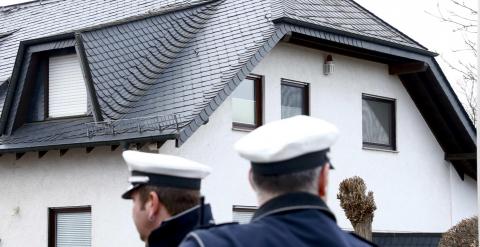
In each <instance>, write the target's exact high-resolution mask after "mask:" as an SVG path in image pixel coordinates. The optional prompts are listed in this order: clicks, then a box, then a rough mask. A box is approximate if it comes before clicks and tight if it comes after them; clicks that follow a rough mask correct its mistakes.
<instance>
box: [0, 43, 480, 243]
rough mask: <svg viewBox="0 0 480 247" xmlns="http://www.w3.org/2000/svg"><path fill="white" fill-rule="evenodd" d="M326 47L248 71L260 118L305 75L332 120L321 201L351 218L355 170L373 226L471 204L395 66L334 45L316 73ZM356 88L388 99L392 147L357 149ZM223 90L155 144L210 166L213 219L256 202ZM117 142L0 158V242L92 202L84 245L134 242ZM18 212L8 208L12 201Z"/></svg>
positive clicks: (38, 230)
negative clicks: (349, 192)
mask: <svg viewBox="0 0 480 247" xmlns="http://www.w3.org/2000/svg"><path fill="white" fill-rule="evenodd" d="M326 55H327V53H324V52H321V51H317V50H311V49H307V48H302V47H298V46H293V45H289V44H279V45H278V46H277V47H276V48H274V49H273V51H272V52H271V53H270V54H269V55H268V56H267V57H266V58H265V59H264V61H262V62H261V63H260V64H259V65H258V66H257V67H256V68H255V71H254V73H255V74H259V75H264V76H265V90H264V92H265V99H266V100H265V101H264V103H265V109H266V110H265V116H264V117H265V122H270V121H273V120H277V119H280V114H281V113H280V79H281V78H286V79H291V80H297V81H302V82H306V83H310V87H311V97H310V98H311V103H310V104H311V113H312V115H313V116H316V117H321V118H324V119H327V120H328V121H331V122H333V123H334V124H336V125H337V126H338V127H339V129H340V130H341V138H340V140H339V141H338V143H337V144H336V145H335V146H334V147H333V149H332V154H331V157H332V162H333V164H334V165H335V168H336V170H334V171H332V172H331V173H330V175H331V179H330V187H329V199H328V204H329V205H330V207H331V208H332V209H333V211H334V212H335V214H336V215H337V218H338V222H339V224H340V225H341V226H342V227H344V228H351V226H350V223H349V222H348V221H347V220H346V219H345V217H344V215H343V211H342V210H341V208H340V207H339V204H338V200H337V199H336V193H337V188H338V184H339V183H340V181H341V180H343V179H344V178H347V177H351V176H354V175H359V176H361V177H363V178H364V179H365V181H366V183H367V185H368V188H369V189H370V190H372V191H374V193H375V199H376V202H377V206H378V210H377V211H376V215H375V219H374V224H373V227H374V230H375V231H391V232H443V231H445V230H446V229H448V228H449V227H451V226H452V224H455V223H456V222H458V220H459V219H461V218H464V217H468V216H470V215H473V214H474V213H475V212H476V210H475V208H476V199H475V198H476V182H475V181H473V180H472V179H470V178H466V180H465V181H461V180H460V179H459V177H458V175H457V174H456V172H455V171H454V170H453V169H452V168H451V165H450V164H448V162H445V161H444V160H443V157H444V153H443V152H442V150H441V148H440V146H439V145H438V143H437V142H436V140H435V138H434V136H433V135H432V133H431V132H430V130H429V128H428V126H427V125H426V123H425V122H424V120H423V118H422V116H421V115H420V113H419V112H418V110H417V109H416V107H415V105H414V103H413V102H412V100H411V99H410V97H409V96H408V94H407V93H406V91H405V89H404V88H403V87H402V85H401V83H400V81H399V80H398V78H397V77H395V76H390V75H389V74H388V70H387V66H386V65H383V64H378V63H373V62H368V61H363V60H359V59H353V58H348V57H345V56H340V55H336V54H333V58H334V60H335V63H336V68H335V69H336V71H335V73H334V74H333V75H329V76H324V75H323V74H322V61H323V59H324V56H326ZM362 93H369V94H374V95H380V96H386V97H391V98H395V99H397V136H398V138H397V139H398V142H397V146H398V152H384V151H372V150H364V149H362V114H361V112H362V100H361V96H362ZM231 119H232V111H231V100H230V99H227V101H226V102H225V103H224V104H222V105H221V106H220V107H219V108H218V109H217V110H216V111H215V113H213V115H212V116H211V118H210V121H209V122H208V124H207V125H205V126H202V127H201V128H200V129H199V130H198V131H197V132H195V134H194V135H193V136H192V137H191V138H190V139H189V140H188V141H187V142H186V143H185V144H184V145H183V146H182V147H181V148H175V146H174V142H173V141H169V142H167V143H165V144H164V146H162V148H161V149H160V152H161V153H168V154H180V155H182V156H184V157H186V158H191V159H194V160H197V161H199V162H203V163H205V164H208V165H210V166H212V167H213V168H214V173H213V174H212V175H210V176H209V177H208V178H207V179H206V181H205V182H204V184H203V189H202V190H203V192H204V194H205V195H206V196H207V201H209V202H211V203H212V206H213V210H214V216H215V217H216V218H217V222H223V221H229V220H231V217H232V205H248V206H251V205H256V199H255V196H254V194H253V192H252V190H251V189H250V187H249V184H248V179H247V174H248V169H249V164H248V162H246V161H245V160H242V159H241V158H240V157H238V156H237V154H236V153H235V152H234V150H233V148H232V146H233V143H234V142H235V141H236V140H238V139H239V138H241V137H242V136H244V135H245V134H246V132H240V131H234V130H232V128H231ZM127 174H128V172H127V169H126V166H125V164H124V163H123V161H122V160H121V157H120V151H115V152H111V151H110V150H109V148H97V149H95V150H94V151H93V152H92V153H90V154H86V153H85V150H84V149H74V150H70V151H69V152H67V153H66V155H65V156H63V157H59V154H58V151H52V152H49V153H47V155H46V156H45V157H43V158H42V159H38V157H37V154H36V153H27V154H26V155H25V156H24V157H22V158H21V159H20V160H19V161H16V160H15V156H14V155H5V156H2V157H1V158H0V195H1V197H0V239H2V241H1V243H0V247H7V246H8V247H16V246H41V247H45V246H46V243H47V222H48V221H47V208H48V207H57V206H58V207H63V206H78V205H92V217H93V218H92V219H93V246H142V245H143V244H142V243H141V242H140V241H139V239H138V236H137V233H136V230H135V227H134V225H133V222H132V220H131V215H130V212H131V202H130V201H125V200H122V199H120V195H121V193H122V192H123V190H124V189H125V188H126V187H127V182H126V180H127ZM16 207H19V208H20V214H19V215H14V216H12V215H11V213H12V210H13V209H14V208H16Z"/></svg>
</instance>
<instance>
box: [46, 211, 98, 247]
mask: <svg viewBox="0 0 480 247" xmlns="http://www.w3.org/2000/svg"><path fill="white" fill-rule="evenodd" d="M59 213H90V214H92V207H91V206H90V205H87V206H74V207H49V208H48V247H56V245H57V238H56V236H57V215H58V214H59Z"/></svg>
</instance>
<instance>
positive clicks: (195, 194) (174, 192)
mask: <svg viewBox="0 0 480 247" xmlns="http://www.w3.org/2000/svg"><path fill="white" fill-rule="evenodd" d="M152 191H153V192H155V193H157V196H158V199H159V201H160V202H161V203H162V204H163V205H165V208H166V209H167V211H168V213H169V214H170V215H171V216H174V215H177V214H179V213H181V212H183V211H185V210H187V209H190V208H193V207H195V206H197V205H198V204H200V191H198V190H188V189H178V188H170V187H157V186H151V185H146V186H142V187H140V188H138V192H139V193H138V194H139V198H140V202H141V204H142V209H145V203H146V202H147V200H148V195H149V194H150V192H152Z"/></svg>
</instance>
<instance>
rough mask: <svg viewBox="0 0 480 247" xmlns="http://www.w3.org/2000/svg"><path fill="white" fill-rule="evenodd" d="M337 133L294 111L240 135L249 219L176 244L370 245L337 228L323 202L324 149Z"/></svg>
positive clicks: (326, 163)
mask: <svg viewBox="0 0 480 247" xmlns="http://www.w3.org/2000/svg"><path fill="white" fill-rule="evenodd" d="M337 136H338V130H337V128H336V127H335V126H334V125H332V124H330V123H328V122H326V121H323V120H321V119H316V118H313V117H307V116H296V117H292V118H289V119H284V120H280V121H276V122H272V123H269V124H265V125H264V126H262V127H260V128H258V129H256V130H254V131H252V132H251V133H250V134H248V135H247V136H245V137H244V138H242V139H241V140H240V141H238V142H237V143H236V144H235V149H236V151H237V152H238V153H239V154H240V156H241V157H243V158H245V159H247V160H249V161H250V162H251V170H250V176H249V177H250V183H251V185H252V187H253V189H254V190H255V192H256V194H257V198H258V202H259V205H260V208H259V209H258V210H257V211H256V212H255V214H254V216H253V219H252V221H251V222H250V223H249V224H245V225H238V224H228V225H223V226H216V227H211V228H209V229H201V230H196V231H194V232H192V233H190V234H189V235H188V236H187V237H186V239H185V240H184V241H183V242H182V244H181V245H180V246H181V247H200V246H201V247H210V246H218V247H220V246H248V247H257V246H263V247H266V246H269V247H270V246H294V247H299V246H321V247H346V246H348V247H351V246H375V245H373V244H371V243H369V242H368V241H366V240H363V239H360V238H359V237H356V236H354V235H351V234H348V233H346V232H344V231H342V230H341V229H340V228H339V227H338V226H337V224H336V221H335V216H334V214H333V213H332V212H331V211H330V209H329V208H328V207H327V205H326V204H325V202H324V201H325V198H326V194H327V183H328V172H329V169H330V164H329V158H328V156H327V153H328V151H329V149H330V146H332V144H333V143H334V142H335V140H336V139H337Z"/></svg>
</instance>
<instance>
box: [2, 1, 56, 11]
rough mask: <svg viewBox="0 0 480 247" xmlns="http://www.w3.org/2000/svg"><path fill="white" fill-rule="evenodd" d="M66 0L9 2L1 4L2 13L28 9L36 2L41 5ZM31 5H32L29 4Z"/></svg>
mask: <svg viewBox="0 0 480 247" xmlns="http://www.w3.org/2000/svg"><path fill="white" fill-rule="evenodd" d="M62 1H65V0H32V1H27V2H22V3H14V4H9V5H5V6H0V13H7V14H8V13H11V12H15V11H19V10H23V9H27V8H30V7H33V6H34V5H33V4H35V3H39V4H40V5H45V4H51V3H56V2H62ZM28 5H30V6H28Z"/></svg>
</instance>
